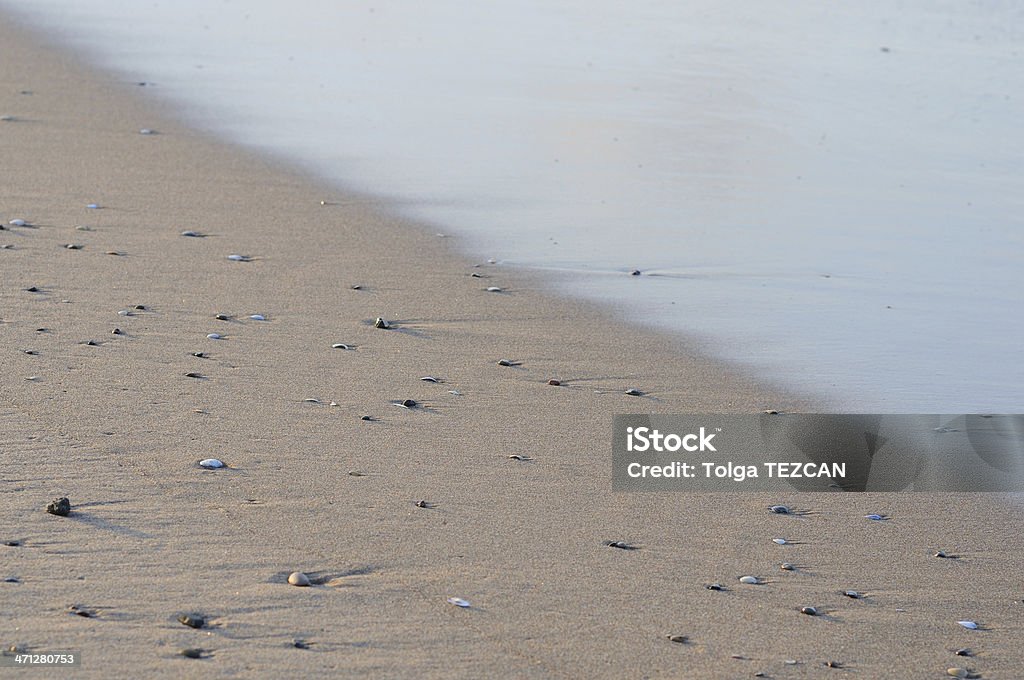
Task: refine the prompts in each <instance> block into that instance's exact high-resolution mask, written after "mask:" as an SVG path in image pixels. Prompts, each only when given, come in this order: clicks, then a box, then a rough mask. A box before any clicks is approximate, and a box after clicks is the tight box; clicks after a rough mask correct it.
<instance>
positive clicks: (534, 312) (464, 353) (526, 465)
mask: <svg viewBox="0 0 1024 680" xmlns="http://www.w3.org/2000/svg"><path fill="white" fill-rule="evenodd" d="M44 42H45V41H44V40H43V39H42V38H40V37H39V36H33V35H32V34H31V33H28V32H25V31H24V30H20V29H15V28H13V27H12V26H11V25H10V24H3V25H2V26H0V114H6V115H11V116H15V117H16V118H15V120H9V121H4V122H0V139H2V149H3V158H2V161H0V186H2V196H0V218H2V220H3V223H4V224H5V225H6V224H7V222H8V221H9V220H12V219H16V218H21V219H25V220H26V221H27V222H28V223H29V224H30V225H31V226H27V227H15V226H7V228H6V229H5V230H4V231H0V245H4V244H10V245H12V246H13V248H12V249H5V250H0V286H2V295H3V298H2V299H3V305H2V308H0V317H2V321H0V341H2V346H3V350H2V356H3V361H2V367H3V371H2V378H0V380H2V385H3V387H2V390H0V518H2V524H0V542H18V543H19V545H15V546H8V545H2V544H0V577H17V579H18V582H17V583H9V582H3V583H0V642H2V643H3V644H4V646H5V648H6V647H7V646H9V645H15V644H18V645H23V646H26V647H28V648H30V649H32V650H36V651H54V650H75V651H78V652H80V653H82V655H83V659H84V661H83V664H82V666H81V667H80V668H79V669H77V671H76V672H75V675H76V676H77V677H111V676H115V677H200V676H203V677H208V676H218V677H228V676H233V677H303V676H310V677H313V676H324V675H327V674H340V675H372V676H381V677H383V676H386V677H403V676H404V677H424V676H426V677H523V676H530V677H595V676H597V677H674V678H718V677H721V678H742V677H753V676H754V674H755V673H758V672H763V673H765V674H767V676H768V677H773V678H804V677H815V678H817V677H857V678H896V677H899V678H933V677H942V676H943V675H944V673H945V672H946V669H947V668H949V667H953V666H964V667H968V668H971V669H974V670H976V671H977V672H979V673H983V677H985V678H1020V677H1021V676H1022V671H1021V669H1022V668H1024V661H1022V652H1021V641H1022V639H1024V636H1022V614H1024V605H1022V604H1021V603H1020V598H1021V596H1022V593H1024V591H1022V590H1021V586H1022V578H1021V575H1022V566H1024V564H1022V560H1021V558H1022V556H1024V550H1022V547H1024V539H1022V532H1021V531H1020V526H1021V525H1020V514H1019V512H1018V511H1017V509H1016V508H1015V507H1014V506H1012V505H1011V504H1010V503H1009V502H1008V500H1007V499H1006V497H1003V496H997V495H985V494H962V495H950V494H934V495H925V494H916V495H912V494H903V495H897V494H890V495H871V494H817V495H799V494H796V493H792V494H788V495H787V494H780V495H775V496H771V497H768V496H765V495H760V494H746V495H731V494H704V495H696V494H683V493H677V494H634V495H627V494H618V495H616V494H612V493H611V492H610V473H609V449H610V428H611V417H612V415H613V414H615V413H623V412H637V411H646V412H684V411H760V410H762V409H764V408H781V409H795V408H807V404H805V403H802V402H801V401H800V400H797V399H794V398H792V397H785V396H783V395H781V394H780V393H778V392H777V391H772V390H770V389H768V388H766V387H764V386H759V385H758V384H756V383H755V382H754V381H751V380H748V379H746V378H744V377H743V376H742V375H739V374H738V373H736V372H734V371H731V370H729V369H727V368H726V367H724V366H722V365H720V364H717V363H714V362H711V361H709V360H707V359H706V358H704V357H701V356H700V355H699V354H698V353H696V352H695V351H694V349H693V348H692V347H685V346H682V345H680V343H679V342H678V341H677V340H676V339H671V338H665V337H661V336H658V335H654V334H651V333H648V332H640V331H637V330H636V329H633V328H630V327H628V326H626V325H623V324H621V323H619V322H617V321H615V320H612V319H610V318H609V317H608V316H606V315H604V314H603V313H601V312H599V311H597V310H595V309H594V308H592V307H589V306H585V305H581V304H579V303H576V302H568V301H565V300H561V299H558V298H555V297H552V296H550V295H548V294H546V293H545V292H543V287H542V285H541V282H540V281H538V280H536V279H534V278H531V277H530V276H528V275H526V274H524V273H522V272H510V271H508V270H506V269H505V268H503V267H501V266H490V265H484V266H480V267H474V266H473V263H472V262H470V261H468V260H466V259H465V258H464V257H462V256H460V255H458V254H457V253H456V252H455V251H454V250H453V246H454V245H455V244H454V243H453V241H454V240H453V239H442V238H438V237H437V236H436V235H434V234H433V233H432V230H429V229H424V228H421V227H418V226H417V225H414V224H409V223H407V222H404V221H402V220H400V219H396V218H395V217H393V216H390V215H389V214H388V213H387V212H384V211H378V210H377V209H376V208H375V207H374V206H373V205H368V204H367V202H366V201H365V200H364V199H363V197H359V196H354V195H349V196H346V195H340V194H339V193H337V191H336V190H333V189H331V188H329V187H327V186H325V185H323V184H319V183H317V182H316V181H315V180H313V179H311V178H309V177H307V176H304V175H302V174H301V173H298V172H296V171H294V170H292V169H289V168H282V167H280V164H279V163H275V162H274V161H272V160H268V159H264V158H260V157H256V156H254V155H253V154H251V153H248V152H245V151H242V150H239V149H237V148H233V147H230V146H226V145H224V144H221V143H219V142H216V141H214V140H211V139H209V138H208V137H207V136H204V135H203V134H201V133H198V132H195V131H193V130H189V129H186V128H184V127H182V126H181V125H179V124H178V123H176V122H175V121H174V120H173V118H168V117H166V116H165V115H164V113H163V111H162V110H161V108H162V107H161V106H160V105H159V103H158V101H157V100H156V99H154V96H155V95H154V94H153V92H152V89H151V88H145V87H139V86H137V85H136V84H134V83H128V82H122V81H118V80H117V79H114V78H112V77H110V76H107V75H104V74H99V73H96V72H93V71H90V70H88V69H86V68H84V67H82V66H81V65H80V64H79V60H78V59H76V58H74V57H72V56H68V55H67V54H66V53H61V52H59V51H57V50H55V49H54V48H52V47H47V46H45V45H44ZM142 128H152V129H155V130H157V131H158V132H159V134H155V135H140V134H139V130H140V129H142ZM321 200H328V201H329V202H330V203H329V204H328V205H321V204H320V201H321ZM90 203H98V204H99V205H100V206H101V208H100V209H88V208H86V205H87V204H90ZM76 225H86V226H88V227H90V228H91V230H90V231H80V230H76ZM183 230H196V231H200V232H203V233H206V234H208V236H207V237H205V238H187V237H183V236H181V235H180V234H181V232H182V231H183ZM68 243H73V244H80V245H82V246H83V247H82V248H81V249H78V250H69V249H67V248H65V247H64V246H65V244H68ZM111 252H113V253H117V254H109V253H111ZM233 253H238V254H244V255H249V256H251V257H252V261H249V262H232V261H229V260H228V259H227V256H228V255H230V254H233ZM473 273H478V274H480V275H482V276H483V277H485V278H474V277H472V276H471V274H473ZM354 284H360V285H362V289H361V290H353V289H352V286H353V285H354ZM32 286H36V287H38V288H39V289H40V290H39V291H38V292H27V291H26V290H25V289H27V288H29V287H32ZM487 286H500V287H502V288H503V289H505V291H506V292H504V293H500V294H496V293H487V292H485V291H484V289H485V288H486V287H487ZM136 305H144V307H145V309H140V310H134V307H135V306H136ZM119 310H133V313H132V315H131V316H120V315H118V311H119ZM217 313H226V314H230V315H232V316H233V317H234V318H233V319H232V320H229V321H220V320H216V319H215V318H214V315H215V314H217ZM256 313H259V314H264V315H266V317H267V320H266V321H262V322H260V321H253V320H250V319H248V315H250V314H256ZM378 316H380V317H384V318H386V319H388V320H392V321H398V322H399V323H398V325H397V328H394V329H392V330H379V329H375V328H373V326H372V321H373V319H374V318H376V317H378ZM41 328H45V329H46V330H45V331H42V330H38V329H41ZM114 328H120V329H121V330H122V331H123V334H122V335H116V336H115V335H112V334H111V331H112V329H114ZM214 332H216V333H221V334H223V335H224V336H225V338H224V339H223V340H209V339H207V337H206V336H207V334H208V333H214ZM89 340H94V341H96V342H97V343H98V345H97V346H93V345H87V344H82V343H83V342H84V341H89ZM338 342H343V343H350V344H352V345H355V347H356V348H355V349H353V350H343V349H332V348H331V345H332V344H333V343H338ZM23 350H31V351H33V352H35V354H27V353H25V352H24V351H23ZM193 352H205V353H208V354H209V358H206V359H200V358H196V357H194V356H192V353H193ZM503 357H507V358H510V359H515V360H518V361H521V362H522V366H519V367H501V366H498V365H496V361H497V360H498V359H500V358H503ZM189 372H198V373H200V374H201V375H203V376H205V378H201V379H197V378H189V377H186V375H185V374H186V373H189ZM425 375H432V376H437V377H440V378H443V379H444V383H443V384H431V383H425V382H422V381H420V377H421V376H425ZM29 377H37V379H36V380H31V381H30V380H26V378H29ZM549 378H560V379H562V380H564V381H566V383H567V385H566V386H563V387H552V386H549V385H547V384H546V381H547V380H548V379H549ZM629 387H635V388H639V389H641V390H643V391H644V392H647V393H649V394H650V395H652V397H653V398H637V397H630V396H626V395H624V394H623V393H622V392H623V390H625V389H626V388H629ZM451 390H456V391H458V392H459V393H460V394H458V395H456V394H453V393H452V392H451ZM309 398H315V399H319V400H320V403H312V402H308V401H305V400H307V399H309ZM407 398H411V399H415V400H416V401H417V402H421V403H422V404H423V405H425V407H424V408H416V409H403V408H399V407H396V406H394V405H392V404H391V403H390V402H391V401H392V400H401V399H407ZM332 401H333V402H336V403H337V405H336V406H332V405H329V404H330V402H332ZM364 414H368V415H372V416H374V417H375V418H376V420H375V421H372V422H367V421H362V420H360V416H362V415H364ZM512 454H519V455H525V456H529V457H530V458H532V460H529V461H516V460H512V459H510V458H509V457H508V456H509V455H512ZM207 457H217V458H221V459H223V460H224V461H225V462H226V463H228V464H229V465H230V469H227V470H219V471H206V470H202V469H199V468H198V467H197V466H196V461H198V460H199V459H201V458H207ZM351 472H358V473H362V474H361V475H358V476H357V475H353V474H350V473H351ZM62 495H67V496H68V497H70V499H71V502H72V504H73V507H74V512H73V514H72V515H71V516H70V517H67V518H61V517H55V516H52V515H49V514H46V513H45V512H44V510H43V508H44V506H45V504H46V503H47V502H48V501H49V500H51V499H52V498H54V497H56V496H62ZM421 499H422V500H427V501H429V502H430V503H431V504H432V505H431V507H428V508H420V507H417V506H416V504H415V503H416V501H418V500H421ZM771 503H787V504H791V505H794V506H796V507H799V508H804V509H808V510H811V511H813V513H812V514H810V515H807V516H805V517H803V518H799V517H793V516H782V515H772V514H770V513H768V512H767V510H766V506H767V505H769V504H771ZM869 512H882V513H887V514H889V515H891V516H892V519H891V520H889V521H887V522H870V521H866V520H864V519H863V517H862V516H863V515H864V514H866V513H869ZM776 536H783V537H786V538H789V539H791V540H794V541H800V542H801V544H799V545H792V546H778V545H775V544H773V543H772V542H771V539H772V538H774V537H776ZM605 540H621V541H625V542H628V543H630V544H632V545H635V546H638V547H639V548H640V549H638V550H631V551H625V550H617V549H614V548H609V547H606V546H605V545H603V544H602V541H605ZM937 549H945V550H946V551H948V552H950V553H953V554H956V555H959V556H960V557H959V559H938V558H935V557H933V553H934V552H935V551H936V550H937ZM783 561H787V562H792V563H795V564H797V565H800V568H799V569H798V570H797V571H793V572H786V571H782V570H780V569H779V566H778V565H779V564H780V563H781V562H783ZM293 570H302V571H305V572H306V573H308V574H310V575H311V576H312V577H313V578H314V581H316V582H318V585H314V586H313V587H309V588H297V587H293V586H290V585H287V584H286V583H285V579H286V578H287V575H288V573H289V572H291V571H293ZM744 574H755V575H758V576H760V577H762V578H763V579H764V580H766V581H767V583H766V584H765V585H760V586H744V585H742V584H740V583H738V582H737V578H738V577H739V576H742V575H744ZM711 582H721V583H723V584H725V585H726V586H727V588H728V590H727V591H725V592H715V591H710V590H707V589H705V585H706V584H708V583H711ZM848 588H852V589H856V590H858V591H862V592H864V593H866V595H867V597H866V598H865V599H862V600H851V599H848V598H845V597H843V596H842V595H841V591H842V590H844V589H848ZM449 597H460V598H465V599H466V600H468V601H469V602H471V603H472V607H471V608H469V609H460V608H457V607H455V606H452V605H451V604H448V603H447V602H446V598H449ZM70 605H78V606H80V607H84V608H85V609H86V610H91V611H92V612H94V613H95V616H93V617H91V618H86V617H81V616H77V615H75V614H73V613H69V609H68V608H69V606H70ZM808 605H811V606H815V607H818V608H821V609H823V610H824V611H825V612H827V616H822V617H811V616H805V615H802V614H801V613H800V612H799V608H800V607H802V606H808ZM190 611H197V612H201V613H203V614H204V615H206V616H207V617H209V619H210V625H209V627H208V628H207V629H203V630H193V629H190V628H187V627H185V626H183V625H181V624H180V623H178V622H177V621H176V616H177V615H178V614H180V613H182V612H190ZM959 619H975V620H977V621H978V622H980V623H982V624H983V625H984V627H985V630H983V631H968V630H965V629H963V628H961V627H960V626H958V625H957V621H958V620H959ZM666 635H685V636H688V637H689V640H690V641H689V642H687V643H685V644H677V643H673V642H670V641H669V640H667V639H666ZM296 638H300V639H303V640H305V641H307V642H308V643H309V648H308V649H298V648H296V647H295V646H294V645H293V640H295V639H296ZM185 647H194V648H201V649H204V650H207V652H208V653H207V655H206V658H204V659H202V660H192V659H186V658H183V657H181V656H180V655H179V650H181V649H182V648H185ZM963 647H968V648H971V649H972V650H974V651H975V652H976V657H974V658H961V657H957V656H955V655H954V650H956V649H958V648H963ZM738 657H739V658H738ZM786 660H796V661H798V662H799V663H798V664H796V665H787V664H786V663H785V661H786ZM827 661H837V662H840V663H841V664H842V665H843V666H844V667H845V668H846V669H847V670H841V669H832V668H828V667H826V666H824V663H825V662H827ZM7 672H8V673H12V674H13V673H14V671H7ZM58 674H62V673H58V672H55V673H52V674H51V675H52V676H56V675H58Z"/></svg>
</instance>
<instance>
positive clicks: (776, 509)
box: [768, 505, 793, 515]
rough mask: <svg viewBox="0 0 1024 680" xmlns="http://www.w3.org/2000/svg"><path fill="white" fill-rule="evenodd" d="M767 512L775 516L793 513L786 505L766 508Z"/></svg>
mask: <svg viewBox="0 0 1024 680" xmlns="http://www.w3.org/2000/svg"><path fill="white" fill-rule="evenodd" d="M768 512H773V513H775V514H776V515H790V514H792V513H793V509H792V508H791V507H789V506H788V505H773V506H771V507H769V508H768Z"/></svg>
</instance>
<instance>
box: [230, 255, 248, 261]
mask: <svg viewBox="0 0 1024 680" xmlns="http://www.w3.org/2000/svg"><path fill="white" fill-rule="evenodd" d="M228 259H229V260H231V261H233V262H244V261H245V255H235V254H232V255H228Z"/></svg>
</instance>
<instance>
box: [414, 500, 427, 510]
mask: <svg viewBox="0 0 1024 680" xmlns="http://www.w3.org/2000/svg"><path fill="white" fill-rule="evenodd" d="M416 507H417V508H429V507H430V503H429V502H427V501H416Z"/></svg>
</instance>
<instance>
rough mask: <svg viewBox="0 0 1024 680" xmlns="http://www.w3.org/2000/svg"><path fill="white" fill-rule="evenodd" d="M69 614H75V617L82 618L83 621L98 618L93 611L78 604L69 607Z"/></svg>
mask: <svg viewBox="0 0 1024 680" xmlns="http://www.w3.org/2000/svg"><path fill="white" fill-rule="evenodd" d="M68 612H70V613H71V614H74V615H75V616H81V617H82V618H83V619H93V618H96V612H94V611H93V610H91V609H86V608H85V607H82V606H80V605H77V604H73V605H71V606H70V607H68Z"/></svg>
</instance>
